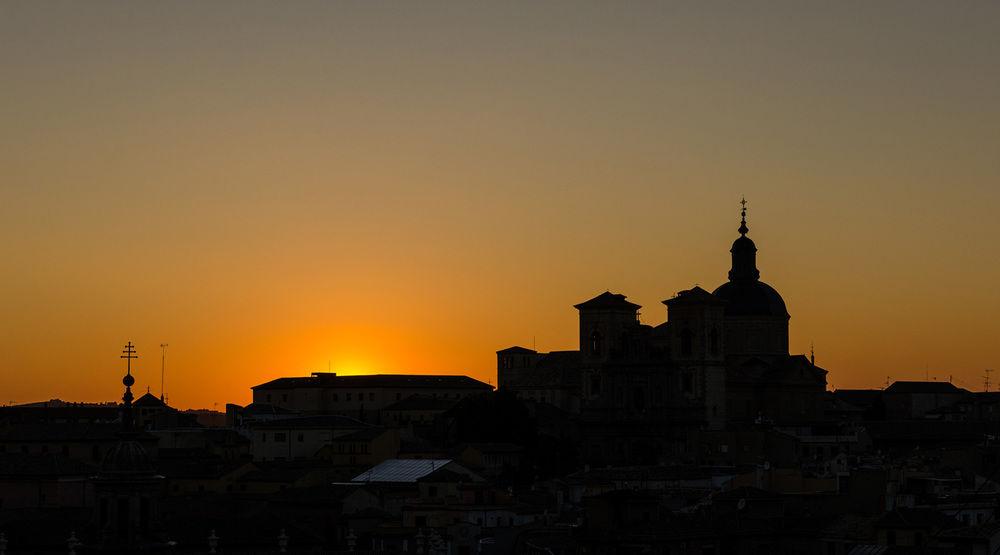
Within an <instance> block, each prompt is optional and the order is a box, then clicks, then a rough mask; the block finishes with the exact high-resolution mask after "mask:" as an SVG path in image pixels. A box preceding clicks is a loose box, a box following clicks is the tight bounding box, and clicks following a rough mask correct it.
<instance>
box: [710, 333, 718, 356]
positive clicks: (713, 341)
mask: <svg viewBox="0 0 1000 555" xmlns="http://www.w3.org/2000/svg"><path fill="white" fill-rule="evenodd" d="M708 342H709V348H710V349H711V350H712V354H713V355H717V354H719V328H712V332H711V333H710V334H709V336H708Z"/></svg>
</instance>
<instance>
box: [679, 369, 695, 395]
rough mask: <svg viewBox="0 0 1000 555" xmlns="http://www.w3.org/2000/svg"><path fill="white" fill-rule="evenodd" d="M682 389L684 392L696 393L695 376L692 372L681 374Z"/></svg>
mask: <svg viewBox="0 0 1000 555" xmlns="http://www.w3.org/2000/svg"><path fill="white" fill-rule="evenodd" d="M681 389H682V390H683V391H684V393H694V377H693V376H691V372H684V374H682V375H681Z"/></svg>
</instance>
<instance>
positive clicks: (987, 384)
mask: <svg viewBox="0 0 1000 555" xmlns="http://www.w3.org/2000/svg"><path fill="white" fill-rule="evenodd" d="M985 372H986V375H985V376H983V391H986V392H988V391H989V390H990V373H991V372H993V369H992V368H987V369H986V370H985Z"/></svg>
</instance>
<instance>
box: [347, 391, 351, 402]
mask: <svg viewBox="0 0 1000 555" xmlns="http://www.w3.org/2000/svg"><path fill="white" fill-rule="evenodd" d="M347 400H348V401H350V400H351V394H350V393H348V394H347Z"/></svg>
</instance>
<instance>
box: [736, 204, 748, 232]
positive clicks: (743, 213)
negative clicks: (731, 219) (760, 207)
mask: <svg viewBox="0 0 1000 555" xmlns="http://www.w3.org/2000/svg"><path fill="white" fill-rule="evenodd" d="M740 204H741V205H742V206H743V210H741V211H740V228H739V229H738V230H737V231H739V232H740V235H746V234H747V232H748V231H750V228H748V227H747V199H746V197H743V198H741V199H740Z"/></svg>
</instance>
